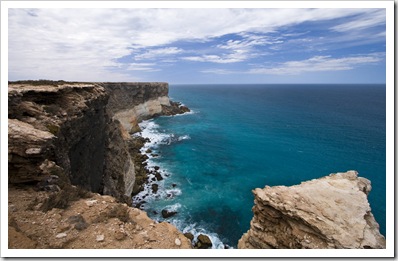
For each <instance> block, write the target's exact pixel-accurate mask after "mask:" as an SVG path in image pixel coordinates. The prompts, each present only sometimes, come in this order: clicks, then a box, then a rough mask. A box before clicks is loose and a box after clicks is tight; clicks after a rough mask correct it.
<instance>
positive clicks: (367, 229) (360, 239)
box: [238, 171, 386, 248]
mask: <svg viewBox="0 0 398 261" xmlns="http://www.w3.org/2000/svg"><path fill="white" fill-rule="evenodd" d="M357 175H358V173H357V172H356V171H348V172H345V173H337V174H330V175H329V176H326V177H323V178H319V179H314V180H311V181H307V182H303V183H301V184H300V185H295V186H291V187H286V186H275V187H269V186H266V187H265V188H264V189H259V188H257V189H255V190H254V191H253V193H254V196H255V200H254V203H255V205H254V207H253V213H254V217H253V219H252V221H251V223H250V225H251V226H250V229H249V231H248V232H247V233H245V234H244V235H243V236H242V238H241V239H240V240H239V242H238V248H385V246H386V242H385V238H384V237H383V236H382V235H381V234H380V232H379V225H378V223H377V222H376V220H375V219H374V217H373V214H372V213H371V209H370V206H369V203H368V200H367V195H368V193H369V192H370V190H371V185H370V181H369V180H367V179H365V178H361V177H358V176H357Z"/></svg>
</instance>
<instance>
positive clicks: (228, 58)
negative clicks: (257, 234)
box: [181, 52, 247, 63]
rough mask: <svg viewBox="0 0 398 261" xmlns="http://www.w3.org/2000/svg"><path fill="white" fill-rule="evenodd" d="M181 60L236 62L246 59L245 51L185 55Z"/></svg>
mask: <svg viewBox="0 0 398 261" xmlns="http://www.w3.org/2000/svg"><path fill="white" fill-rule="evenodd" d="M181 59H182V60H187V61H194V62H210V63H237V62H242V61H244V60H246V59H247V54H246V53H245V52H234V53H230V54H223V55H221V56H220V55H214V54H210V55H201V56H186V57H182V58H181Z"/></svg>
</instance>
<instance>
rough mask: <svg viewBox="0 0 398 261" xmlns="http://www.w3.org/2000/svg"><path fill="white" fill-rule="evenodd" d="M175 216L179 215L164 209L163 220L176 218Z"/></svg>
mask: <svg viewBox="0 0 398 261" xmlns="http://www.w3.org/2000/svg"><path fill="white" fill-rule="evenodd" d="M175 214H177V211H170V210H167V209H163V210H162V217H163V218H169V217H172V216H174V215H175Z"/></svg>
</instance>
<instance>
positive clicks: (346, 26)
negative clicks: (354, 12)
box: [331, 9, 386, 32]
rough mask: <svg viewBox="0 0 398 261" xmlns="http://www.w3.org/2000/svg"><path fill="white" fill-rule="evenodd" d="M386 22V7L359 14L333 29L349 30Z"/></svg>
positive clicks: (339, 30)
mask: <svg viewBox="0 0 398 261" xmlns="http://www.w3.org/2000/svg"><path fill="white" fill-rule="evenodd" d="M385 22H386V12H385V10H384V9H377V10H375V11H372V12H368V13H365V14H362V15H360V16H358V17H357V18H356V19H354V20H352V21H349V22H346V23H343V24H339V25H336V26H333V27H332V28H331V29H332V30H335V31H338V32H349V31H354V30H362V29H366V28H369V27H374V26H378V25H382V24H384V23H385Z"/></svg>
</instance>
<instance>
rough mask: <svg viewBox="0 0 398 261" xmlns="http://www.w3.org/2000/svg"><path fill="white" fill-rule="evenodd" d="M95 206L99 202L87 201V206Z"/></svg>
mask: <svg viewBox="0 0 398 261" xmlns="http://www.w3.org/2000/svg"><path fill="white" fill-rule="evenodd" d="M94 204H97V200H95V199H93V200H86V205H87V206H88V207H92V206H93V205H94Z"/></svg>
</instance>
